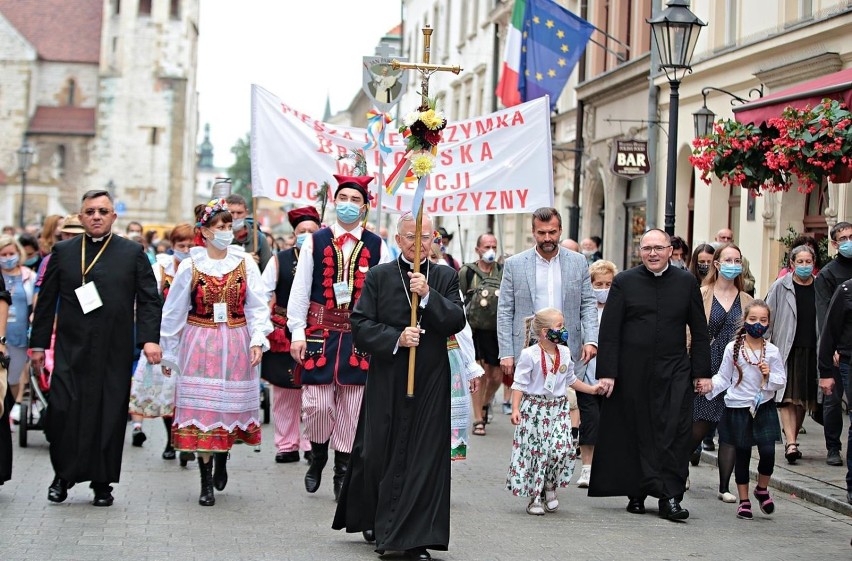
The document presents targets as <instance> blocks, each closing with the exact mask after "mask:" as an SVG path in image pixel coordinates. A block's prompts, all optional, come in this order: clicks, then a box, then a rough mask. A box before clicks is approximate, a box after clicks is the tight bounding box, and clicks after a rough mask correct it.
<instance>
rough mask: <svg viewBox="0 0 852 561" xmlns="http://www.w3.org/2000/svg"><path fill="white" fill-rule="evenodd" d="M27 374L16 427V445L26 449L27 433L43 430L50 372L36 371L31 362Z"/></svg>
mask: <svg viewBox="0 0 852 561" xmlns="http://www.w3.org/2000/svg"><path fill="white" fill-rule="evenodd" d="M29 373H30V376H29V381H28V382H27V384H26V385H25V386H24V395H23V398H22V399H21V421H20V424H19V425H18V445H19V446H20V447H21V448H26V447H27V432H28V431H31V430H44V419H45V415H46V413H47V396H48V393H49V391H50V371H48V370H47V368H43V369H42V370H41V371H38V370H36V369H35V367H34V366H33V365H32V362H31V363H30V365H29Z"/></svg>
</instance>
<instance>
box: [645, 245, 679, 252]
mask: <svg viewBox="0 0 852 561" xmlns="http://www.w3.org/2000/svg"><path fill="white" fill-rule="evenodd" d="M670 247H671V245H643V246H642V247H640V248H639V251H641V252H642V253H662V252H663V251H665V250H667V249H668V248H670Z"/></svg>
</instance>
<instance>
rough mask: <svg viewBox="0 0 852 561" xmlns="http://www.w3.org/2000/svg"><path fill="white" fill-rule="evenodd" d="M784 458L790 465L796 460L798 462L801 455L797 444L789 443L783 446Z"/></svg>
mask: <svg viewBox="0 0 852 561" xmlns="http://www.w3.org/2000/svg"><path fill="white" fill-rule="evenodd" d="M784 457H785V458H787V462H788V463H790V464H795V463H796V460H800V459H801V458H802V453H801V452H800V451H799V444H798V443H797V442H790V443H789V444H787V445H786V446H784Z"/></svg>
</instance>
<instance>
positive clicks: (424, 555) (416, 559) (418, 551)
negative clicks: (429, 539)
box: [405, 547, 432, 561]
mask: <svg viewBox="0 0 852 561" xmlns="http://www.w3.org/2000/svg"><path fill="white" fill-rule="evenodd" d="M405 554H406V555H408V558H409V559H411V560H412V561H427V560H428V559H432V556H431V555H429V552H428V551H426V549H425V548H422V547H416V548H414V549H408V550H406V551H405Z"/></svg>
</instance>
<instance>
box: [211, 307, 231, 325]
mask: <svg viewBox="0 0 852 561" xmlns="http://www.w3.org/2000/svg"><path fill="white" fill-rule="evenodd" d="M213 321H214V322H215V323H225V322H227V321H228V303H227V302H214V303H213Z"/></svg>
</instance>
